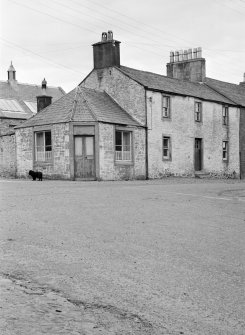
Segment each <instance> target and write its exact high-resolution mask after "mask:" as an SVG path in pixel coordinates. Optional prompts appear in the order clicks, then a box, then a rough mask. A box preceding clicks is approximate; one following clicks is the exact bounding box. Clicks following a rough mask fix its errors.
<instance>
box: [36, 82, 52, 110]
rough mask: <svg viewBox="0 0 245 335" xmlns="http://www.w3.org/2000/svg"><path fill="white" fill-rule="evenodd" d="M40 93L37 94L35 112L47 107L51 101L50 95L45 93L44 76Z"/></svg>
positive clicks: (45, 83)
mask: <svg viewBox="0 0 245 335" xmlns="http://www.w3.org/2000/svg"><path fill="white" fill-rule="evenodd" d="M41 88H42V95H38V96H37V112H40V111H41V110H42V109H44V108H46V107H48V106H49V105H50V104H51V103H52V97H51V96H49V95H47V93H46V89H47V81H46V80H45V78H44V79H43V81H42V86H41Z"/></svg>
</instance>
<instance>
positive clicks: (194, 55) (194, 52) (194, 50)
mask: <svg viewBox="0 0 245 335" xmlns="http://www.w3.org/2000/svg"><path fill="white" fill-rule="evenodd" d="M193 58H194V59H196V58H197V48H194V49H193Z"/></svg>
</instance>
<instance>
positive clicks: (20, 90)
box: [0, 81, 65, 119]
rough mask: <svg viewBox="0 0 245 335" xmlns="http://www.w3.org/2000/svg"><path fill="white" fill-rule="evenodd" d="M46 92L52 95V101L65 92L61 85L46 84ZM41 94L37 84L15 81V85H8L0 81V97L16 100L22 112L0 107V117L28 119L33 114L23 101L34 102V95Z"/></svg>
mask: <svg viewBox="0 0 245 335" xmlns="http://www.w3.org/2000/svg"><path fill="white" fill-rule="evenodd" d="M46 94H47V95H50V96H52V97H53V99H52V101H56V100H57V99H59V98H60V97H62V96H63V95H64V94H65V92H64V91H63V89H62V88H61V87H49V86H47V89H46ZM38 95H42V89H41V86H39V85H30V84H22V83H19V82H16V85H14V86H13V85H10V84H9V82H8V81H0V99H11V100H15V101H17V102H18V103H19V104H20V106H21V107H22V109H23V110H24V113H23V112H17V111H16V112H7V111H5V110H3V109H0V112H1V113H0V117H7V118H16V119H28V118H29V117H31V116H32V115H33V113H32V111H31V110H30V109H29V108H28V106H27V105H26V104H25V103H24V101H28V102H34V103H36V101H37V99H36V97H37V96H38Z"/></svg>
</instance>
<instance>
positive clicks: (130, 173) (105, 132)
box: [99, 123, 146, 180]
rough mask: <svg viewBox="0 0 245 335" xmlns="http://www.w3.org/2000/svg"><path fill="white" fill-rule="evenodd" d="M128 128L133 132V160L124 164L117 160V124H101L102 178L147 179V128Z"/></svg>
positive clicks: (100, 156) (100, 152) (100, 155)
mask: <svg viewBox="0 0 245 335" xmlns="http://www.w3.org/2000/svg"><path fill="white" fill-rule="evenodd" d="M127 129H128V128H127ZM128 130H131V131H132V133H133V143H134V145H133V147H134V150H133V162H132V163H125V164H123V163H118V162H115V144H114V136H115V126H114V125H112V124H104V123H100V124H99V134H100V146H99V159H100V179H102V180H130V179H145V177H146V168H145V129H144V128H136V127H133V128H130V129H128Z"/></svg>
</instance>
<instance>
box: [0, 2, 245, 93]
mask: <svg viewBox="0 0 245 335" xmlns="http://www.w3.org/2000/svg"><path fill="white" fill-rule="evenodd" d="M0 15H1V16H0V80H7V70H8V68H9V66H10V63H11V61H12V62H13V65H14V67H15V70H16V79H17V80H18V82H21V83H29V84H39V85H40V84H41V81H42V80H43V78H46V80H47V85H48V86H60V87H62V88H63V89H64V90H65V91H66V92H69V91H70V90H72V89H73V88H75V87H76V86H77V85H78V84H79V83H80V82H81V81H82V80H83V79H84V78H85V77H86V76H87V75H88V74H89V72H90V71H91V70H92V69H93V48H92V44H93V43H97V42H99V41H101V33H102V32H104V31H105V32H107V31H108V30H112V31H113V36H114V39H116V40H119V41H120V42H121V45H120V50H121V65H124V66H128V67H132V68H135V69H139V70H144V71H150V72H155V73H159V74H163V75H166V64H167V63H168V62H169V53H170V51H176V50H184V49H189V48H196V47H202V50H203V53H202V55H203V57H204V58H205V59H206V75H207V76H208V77H211V78H215V79H219V80H223V81H227V82H231V83H236V84H238V83H239V82H241V81H243V74H244V73H245V0H171V1H170V0H150V1H149V0H148V1H146V0H104V1H101V0H52V1H50V0H49V1H48V0H35V1H33V0H0Z"/></svg>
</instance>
